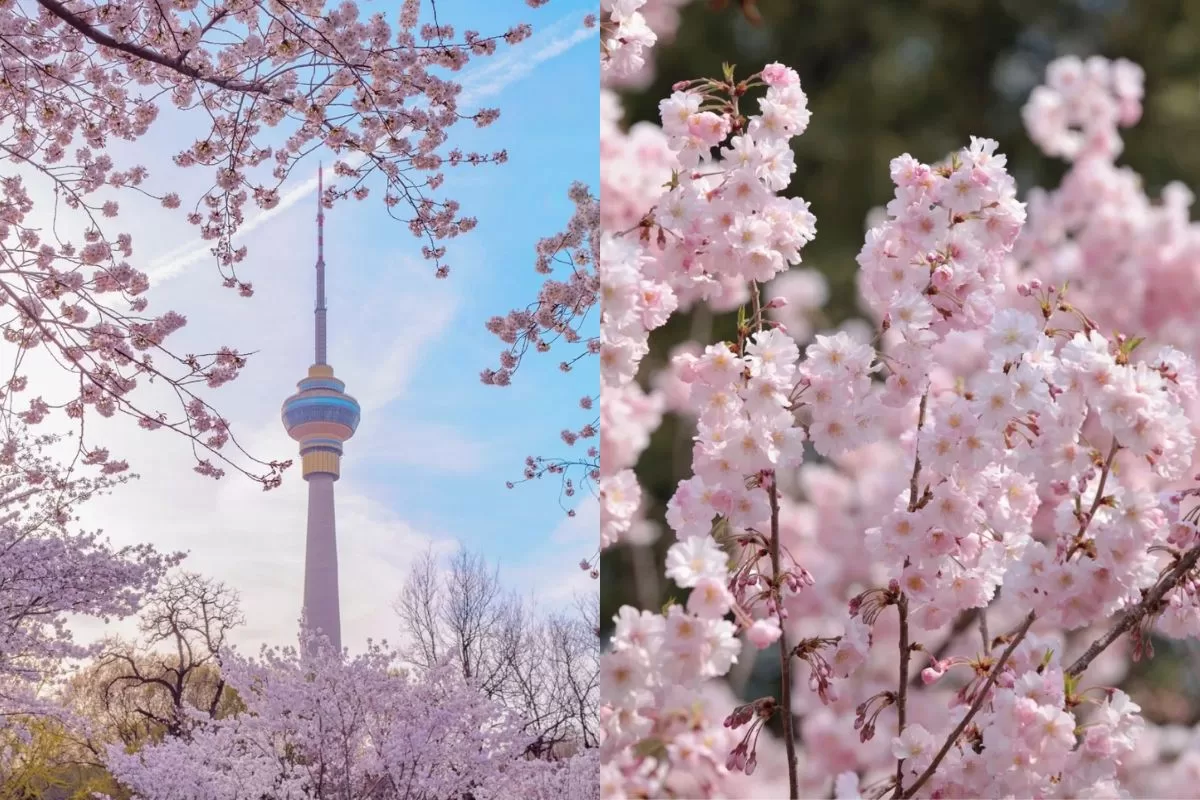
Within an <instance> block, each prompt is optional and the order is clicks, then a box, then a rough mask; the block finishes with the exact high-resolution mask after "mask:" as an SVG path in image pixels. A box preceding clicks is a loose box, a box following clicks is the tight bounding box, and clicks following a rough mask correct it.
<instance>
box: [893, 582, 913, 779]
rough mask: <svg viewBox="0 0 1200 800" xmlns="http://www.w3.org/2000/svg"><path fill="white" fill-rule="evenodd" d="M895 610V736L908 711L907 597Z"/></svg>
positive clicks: (899, 765)
mask: <svg viewBox="0 0 1200 800" xmlns="http://www.w3.org/2000/svg"><path fill="white" fill-rule="evenodd" d="M896 608H897V610H898V611H899V612H900V681H899V685H898V689H897V691H896V714H897V716H898V717H899V724H900V727H899V729H898V730H897V731H896V735H900V734H902V733H904V723H905V722H906V719H907V710H908V661H909V659H910V658H911V657H912V650H910V649H909V647H908V597H907V595H905V594H903V593H901V595H900V599H899V600H898V601H897V602H896ZM902 791H904V759H903V758H899V759H896V792H897V793H899V792H902Z"/></svg>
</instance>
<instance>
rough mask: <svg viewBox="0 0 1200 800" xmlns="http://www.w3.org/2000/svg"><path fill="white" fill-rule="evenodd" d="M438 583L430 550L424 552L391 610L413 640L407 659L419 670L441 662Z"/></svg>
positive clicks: (439, 587) (435, 560)
mask: <svg viewBox="0 0 1200 800" xmlns="http://www.w3.org/2000/svg"><path fill="white" fill-rule="evenodd" d="M441 603H442V596H441V581H440V578H439V575H438V560H437V556H435V555H434V553H433V548H430V549H428V550H426V551H425V552H424V553H423V554H422V555H421V556H420V557H419V558H418V559H417V561H416V562H415V563H414V564H413V565H412V566H411V567H410V568H409V571H408V579H407V580H406V581H405V582H404V589H403V590H402V591H401V592H400V597H398V598H397V599H396V602H395V604H394V606H393V607H394V608H395V609H396V613H397V614H399V615H400V625H401V628H402V629H403V630H404V632H405V633H406V634H408V636H409V638H410V639H411V640H412V641H411V643H410V646H409V647H408V648H407V652H406V655H407V657H408V659H409V660H410V661H411V662H412V663H413V664H416V665H417V666H418V667H420V668H422V669H432V668H433V667H434V666H435V665H437V664H438V663H439V661H440V659H441V656H442V653H443V649H442V646H441V638H442V631H441V628H440V625H439V619H440V617H441V611H440V609H441Z"/></svg>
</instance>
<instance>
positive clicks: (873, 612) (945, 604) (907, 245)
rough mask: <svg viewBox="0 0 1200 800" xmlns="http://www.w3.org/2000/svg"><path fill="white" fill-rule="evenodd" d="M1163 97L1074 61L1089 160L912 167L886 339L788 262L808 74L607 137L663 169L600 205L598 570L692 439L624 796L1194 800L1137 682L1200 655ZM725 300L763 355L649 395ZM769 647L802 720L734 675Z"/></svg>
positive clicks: (1188, 376)
mask: <svg viewBox="0 0 1200 800" xmlns="http://www.w3.org/2000/svg"><path fill="white" fill-rule="evenodd" d="M641 5H642V4H641V3H638V2H634V3H629V4H616V3H614V4H612V6H613V8H614V16H615V15H616V13H617V7H618V6H620V9H619V10H620V11H621V13H625V14H632V13H633V12H634V11H636V10H637V7H640V6H641ZM621 21H622V20H620V19H618V20H617V22H621ZM621 44H622V45H624V44H626V43H625V42H622V43H621ZM646 46H648V43H642V45H641V47H642V50H643V52H641V53H640V55H641V56H643V57H644V55H645V52H644V48H645V47H646ZM603 57H604V55H603V54H602V58H603ZM609 62H610V64H609V67H608V68H609V69H617V68H618V67H619V64H618V63H617V62H616V61H615V60H614V59H612V57H611V55H609ZM1143 79H1144V76H1143V74H1142V72H1141V70H1140V69H1138V68H1137V67H1136V66H1134V65H1132V64H1129V63H1128V62H1123V61H1109V60H1106V59H1102V58H1093V59H1089V60H1087V61H1082V60H1080V59H1073V58H1067V59H1063V60H1060V61H1058V62H1055V63H1054V64H1053V65H1051V67H1050V69H1049V71H1048V74H1047V85H1046V86H1045V87H1043V88H1041V89H1039V90H1038V91H1037V92H1035V93H1034V95H1033V96H1032V97H1031V99H1030V102H1029V104H1028V106H1027V107H1026V110H1025V121H1026V125H1027V127H1028V128H1029V131H1030V135H1031V137H1032V138H1033V139H1034V140H1035V141H1036V142H1038V143H1039V144H1040V145H1041V146H1042V147H1043V148H1044V149H1045V150H1046V151H1047V152H1048V153H1050V154H1057V155H1061V156H1062V157H1064V158H1066V159H1068V160H1069V161H1070V162H1071V166H1070V169H1069V171H1068V174H1067V176H1066V178H1065V179H1064V182H1063V185H1062V186H1061V187H1059V188H1058V189H1056V190H1053V191H1049V192H1044V191H1037V192H1032V193H1030V194H1029V202H1028V204H1026V203H1024V202H1021V201H1019V200H1018V199H1017V198H1018V187H1017V185H1016V182H1015V181H1014V180H1013V178H1012V177H1011V176H1010V175H1009V174H1008V171H1007V162H1006V159H1005V157H1004V155H1003V154H1002V153H1001V152H1000V151H999V147H998V144H997V143H996V142H994V141H991V140H988V139H984V138H977V137H972V138H971V139H970V141H969V142H967V143H965V145H966V146H964V147H963V148H962V149H960V150H958V151H956V152H954V153H951V154H949V155H948V156H947V158H946V159H944V160H943V161H940V162H937V163H932V164H926V163H922V162H920V161H918V160H917V159H914V158H912V157H911V156H909V155H907V154H903V155H899V156H898V157H896V158H895V159H893V161H892V162H891V178H892V181H893V184H894V186H895V193H894V196H893V198H892V199H891V200H890V202H888V204H887V206H886V208H885V209H881V210H880V212H879V213H878V214H876V215H875V216H874V217H873V218H872V220H871V222H870V224H869V227H870V229H869V231H868V232H867V235H866V241H865V243H864V246H863V248H862V251H861V253H860V255H859V258H858V268H859V269H858V279H859V289H860V294H861V296H862V302H863V306H864V310H865V311H866V313H867V317H868V320H869V322H870V325H871V327H872V328H873V330H870V331H869V332H868V333H867V335H866V336H859V335H856V333H855V330H854V329H844V330H840V331H830V332H827V333H817V334H816V335H815V336H812V337H811V338H810V333H811V332H812V328H811V325H810V324H809V323H811V320H805V319H804V314H803V313H800V314H797V313H796V311H797V310H796V309H795V308H789V300H790V299H791V298H792V297H799V298H800V299H801V300H802V302H801V303H798V304H797V305H800V306H801V307H802V308H801V311H804V310H808V309H811V308H812V307H814V305H819V301H818V302H817V303H815V304H814V303H813V302H812V300H813V298H814V297H818V296H819V295H820V290H819V289H818V288H816V287H815V286H814V283H813V281H812V280H810V278H811V275H804V274H803V273H801V272H799V271H796V272H789V270H791V269H793V268H795V267H798V266H799V265H800V263H801V251H802V249H803V247H804V245H805V244H806V243H807V242H808V241H810V240H811V239H812V238H813V237H814V236H816V235H817V234H816V224H815V223H816V221H815V218H814V216H813V215H812V214H811V213H810V211H809V209H808V206H807V204H806V203H805V202H804V201H803V200H801V199H799V198H794V197H793V198H786V197H784V196H782V194H781V193H782V192H783V191H784V190H785V189H787V188H788V186H789V184H790V182H791V179H792V175H793V173H794V172H795V165H794V161H793V153H792V149H791V142H790V140H791V139H793V138H794V137H796V136H799V135H800V134H801V133H803V131H804V130H805V128H806V127H807V126H808V125H809V123H810V114H809V112H808V109H807V98H806V96H805V94H804V92H803V90H802V89H801V76H800V75H798V74H797V73H796V72H795V71H794V70H791V69H789V68H788V67H786V66H785V65H782V64H769V65H766V66H765V67H763V68H762V69H761V70H760V71H758V72H755V73H753V74H751V75H750V76H748V77H739V76H738V75H737V74H736V73H735V71H734V70H733V68H732V67H727V68H726V69H725V71H724V73H723V74H722V75H721V76H718V77H715V78H711V79H700V80H685V81H681V82H679V83H677V84H676V85H675V86H674V89H673V93H672V95H671V96H670V97H667V98H664V99H663V101H662V102H661V104H660V111H661V120H662V124H661V127H660V128H653V129H652V128H649V127H643V128H642V129H640V130H639V131H630V132H629V134H628V136H626V134H624V133H623V132H621V131H620V130H619V129H617V128H616V126H615V125H614V126H613V127H611V128H609V129H608V130H607V131H606V133H605V135H607V136H608V137H610V139H611V142H612V146H611V147H608V148H604V149H602V158H607V159H611V160H613V161H616V160H618V159H620V160H622V161H623V162H624V163H620V164H617V163H613V164H609V163H607V162H605V163H602V172H604V173H608V172H609V170H610V169H611V170H615V171H617V172H616V174H618V175H621V174H634V173H636V172H639V171H644V172H645V173H646V177H645V178H644V179H641V180H626V181H621V180H613V179H609V180H608V182H606V183H605V185H606V187H609V186H611V187H612V188H613V190H614V192H613V193H614V195H615V197H614V201H615V202H614V205H613V206H612V207H611V211H610V209H609V208H608V198H609V195H608V194H606V195H605V198H604V201H603V206H604V207H602V209H601V212H602V217H603V218H604V219H605V223H604V231H603V233H602V242H601V253H600V261H599V272H600V282H601V293H602V297H603V298H604V302H603V309H602V316H601V340H602V347H601V354H600V355H601V376H602V386H603V390H602V412H603V413H602V431H601V433H602V442H603V443H604V444H603V446H602V462H601V463H602V477H601V503H602V530H601V541H602V546H604V547H609V546H614V545H616V544H619V543H623V542H632V541H637V540H638V539H639V537H641V536H642V535H643V534H642V533H640V529H641V528H642V527H643V526H645V525H646V524H647V522H648V521H647V520H646V519H644V517H643V513H642V512H643V509H642V507H641V498H640V494H641V491H640V487H639V484H638V475H637V472H636V464H637V459H638V456H639V455H640V453H641V451H642V450H643V449H644V448H645V446H646V443H647V442H648V439H649V434H650V433H651V432H652V431H653V430H654V429H655V428H656V427H657V426H658V424H659V415H661V413H663V412H664V411H670V412H673V413H676V414H678V415H680V416H682V417H685V418H687V419H689V420H690V421H692V423H693V424H694V431H695V436H694V438H693V443H692V444H693V447H692V451H691V472H692V474H691V475H690V477H687V478H685V479H684V480H682V481H680V482H679V484H678V486H676V488H675V491H674V495H673V497H672V498H671V500H670V502H669V504H668V505H667V509H666V513H665V519H664V520H663V521H664V522H665V525H666V527H667V528H669V529H670V530H671V531H672V532H673V534H674V536H675V537H676V541H675V543H674V544H672V546H671V547H670V549H669V551H668V553H667V557H666V565H665V577H666V578H669V579H670V580H671V581H673V582H674V584H675V585H676V586H678V587H679V588H680V589H681V590H682V591H683V593H684V594H683V599H682V600H680V601H676V602H672V603H670V604H668V607H667V608H666V609H665V610H663V611H661V612H659V611H657V610H639V609H635V608H632V607H628V606H627V607H624V608H622V609H621V610H620V612H619V614H618V615H617V617H616V619H615V631H614V633H613V637H612V641H611V648H610V650H609V652H607V653H606V654H605V655H604V656H602V692H601V696H602V704H603V706H602V710H601V719H602V745H601V757H602V761H603V765H602V767H601V783H602V793H603V796H606V797H629V796H636V797H683V796H686V797H742V796H788V797H793V798H795V797H803V796H828V794H829V793H830V792H833V793H834V794H835V796H837V797H871V798H879V797H893V798H909V797H968V796H969V797H1000V796H1016V797H1025V796H1039V797H1060V796H1061V797H1076V796H1099V795H1103V796H1123V795H1122V793H1123V792H1129V793H1131V794H1133V795H1134V796H1180V797H1183V796H1190V794H1192V793H1194V787H1193V786H1192V781H1193V780H1194V778H1192V777H1190V776H1192V775H1194V769H1195V764H1196V763H1197V758H1198V757H1200V756H1197V753H1196V749H1195V743H1194V741H1188V742H1183V741H1177V742H1176V743H1175V744H1168V741H1169V740H1168V737H1167V736H1165V735H1164V734H1162V733H1160V732H1156V731H1154V730H1152V729H1151V726H1149V725H1148V724H1147V723H1146V721H1145V720H1144V719H1143V718H1142V716H1141V714H1140V713H1139V712H1140V709H1139V707H1138V705H1137V703H1135V702H1133V700H1132V699H1131V698H1130V697H1129V695H1128V694H1126V693H1125V692H1124V691H1122V690H1120V689H1119V688H1115V685H1116V684H1117V683H1119V681H1120V678H1121V676H1122V675H1123V673H1124V671H1125V670H1126V668H1127V665H1128V663H1129V661H1130V660H1133V659H1138V658H1143V657H1147V656H1149V655H1151V653H1152V646H1151V643H1152V636H1154V635H1158V636H1167V637H1175V638H1183V637H1195V636H1196V635H1197V633H1198V632H1200V628H1198V625H1200V609H1198V607H1197V605H1196V596H1197V593H1196V585H1197V583H1196V582H1197V579H1198V578H1200V570H1198V569H1197V562H1198V561H1200V536H1198V534H1197V531H1198V528H1197V519H1198V515H1200V505H1198V504H1197V498H1198V497H1200V489H1197V488H1196V485H1195V482H1196V481H1198V480H1200V476H1196V475H1195V474H1194V472H1195V466H1194V464H1195V456H1196V451H1197V438H1196V435H1197V429H1198V428H1200V425H1198V421H1200V417H1197V416H1196V407H1197V406H1196V402H1197V399H1198V394H1197V375H1196V367H1195V358H1196V356H1197V355H1200V353H1198V352H1197V350H1196V347H1195V333H1194V325H1192V324H1189V322H1188V321H1185V319H1184V313H1183V309H1184V308H1186V307H1187V302H1188V301H1187V299H1186V298H1187V297H1188V296H1189V295H1188V294H1187V293H1188V292H1189V291H1190V288H1183V287H1184V286H1188V287H1191V285H1192V284H1193V283H1194V281H1193V280H1192V278H1191V276H1192V275H1193V274H1194V264H1195V260H1194V258H1191V257H1190V256H1191V255H1192V254H1193V253H1194V249H1193V247H1194V245H1193V243H1194V242H1195V241H1196V239H1195V236H1194V232H1193V226H1192V224H1191V223H1190V222H1189V221H1188V218H1187V213H1186V211H1187V208H1188V206H1189V205H1190V203H1191V197H1190V194H1189V193H1187V192H1186V191H1185V190H1183V189H1182V187H1178V186H1175V187H1170V188H1169V190H1168V191H1167V192H1166V193H1165V195H1164V198H1163V203H1162V204H1161V205H1159V204H1156V203H1153V202H1152V201H1150V200H1149V199H1148V198H1146V197H1145V196H1144V195H1143V194H1142V193H1141V187H1140V185H1139V183H1138V181H1137V180H1136V176H1134V175H1133V174H1132V173H1130V172H1129V171H1128V170H1123V169H1120V168H1117V167H1116V166H1115V165H1114V162H1115V159H1116V157H1117V155H1118V154H1119V153H1120V149H1121V147H1120V144H1121V143H1120V134H1119V128H1121V127H1123V126H1128V125H1131V124H1134V123H1135V122H1136V121H1137V119H1138V117H1139V115H1140V112H1141V97H1142V82H1143ZM610 113H611V112H610ZM615 117H616V114H612V116H610V117H609V119H613V118H615ZM812 122H813V124H819V120H817V121H812ZM635 136H638V137H641V146H637V147H635V146H633V144H632V141H631V140H633V139H634V137H635ZM647 142H649V143H650V144H651V145H652V146H647V144H646V143H647ZM664 174H665V177H664V178H663V179H662V180H657V179H656V178H652V177H650V176H662V175H664ZM656 187H661V188H656ZM801 275H804V277H800V276H801ZM789 278H790V279H791V280H789ZM1176 285H1178V286H1179V287H1180V288H1179V289H1177V290H1176V289H1173V288H1172V287H1174V286H1176ZM664 298H667V299H664ZM701 304H704V305H706V306H708V307H709V308H710V309H711V310H713V311H717V312H721V311H730V310H736V311H737V324H736V328H735V335H734V336H733V337H732V338H730V339H729V340H727V341H715V342H713V341H707V340H705V339H702V340H701V341H698V342H696V343H695V346H694V347H690V348H686V349H681V350H680V351H677V352H676V353H675V354H673V357H672V358H671V360H670V363H669V364H668V365H667V367H666V368H665V369H664V370H663V371H662V372H661V373H660V374H658V375H656V376H653V377H652V378H650V379H649V380H645V383H648V384H650V387H651V389H650V391H649V392H647V391H646V389H645V388H643V384H642V383H639V381H638V377H639V376H638V372H639V366H640V364H639V362H640V360H641V358H642V356H644V355H645V353H646V352H647V351H648V347H647V342H648V339H649V336H651V332H652V330H653V329H654V328H656V327H659V326H661V325H662V324H663V322H664V321H665V319H666V318H667V317H669V316H670V315H671V314H672V313H674V312H675V311H676V310H687V309H690V308H694V307H697V306H699V305H701ZM792 317H795V318H798V319H799V320H800V322H801V324H799V325H796V326H793V325H792V324H791V323H790V322H789V323H785V322H783V320H785V319H789V318H792ZM647 377H649V376H647ZM610 408H611V409H612V413H611V415H610V413H609V409H610ZM630 409H633V410H637V411H640V413H633V412H632V411H630ZM610 442H611V443H612V447H611V450H610V449H609V448H608V444H609V443H610ZM609 452H612V453H614V454H615V456H616V457H615V458H613V459H611V460H610V459H609V458H608V454H609ZM651 522H652V521H651ZM758 651H762V652H763V654H765V655H770V656H771V657H773V658H776V659H777V660H778V664H779V666H778V671H779V674H780V675H781V681H780V685H779V687H778V692H776V693H775V694H774V695H773V696H766V697H760V698H747V699H744V700H734V699H733V698H732V697H730V696H729V695H728V692H727V690H722V689H721V688H720V687H719V686H716V687H714V686H713V685H712V680H713V679H714V678H720V677H723V676H726V675H728V674H730V673H731V671H733V670H735V669H740V668H741V663H744V662H745V661H746V660H747V659H749V660H751V661H753V659H754V657H755V655H756V653H757V652H758ZM772 731H773V732H772Z"/></svg>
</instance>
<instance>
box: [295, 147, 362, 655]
mask: <svg viewBox="0 0 1200 800" xmlns="http://www.w3.org/2000/svg"><path fill="white" fill-rule="evenodd" d="M317 176H318V177H317V187H318V188H317V304H316V309H315V317H316V359H315V363H314V364H313V365H312V366H311V367H309V368H308V377H306V378H305V379H304V380H302V381H300V382H299V383H298V384H296V386H297V388H298V391H297V392H296V394H294V395H292V396H291V397H289V398H288V399H287V400H285V401H284V403H283V425H284V427H285V428H287V432H288V435H289V436H291V437H292V438H293V439H295V440H296V441H297V442H299V443H300V459H301V465H302V466H301V471H302V474H303V476H304V480H306V481H308V537H307V541H306V545H305V552H304V619H305V621H306V623H307V625H308V627H309V629H310V630H319V631H320V633H321V634H323V635H324V636H326V637H328V639H329V643H330V645H331V646H332V647H333V648H334V649H335V650H337V651H341V649H342V622H341V610H340V607H339V601H338V563H337V532H336V526H335V525H334V514H333V483H334V481H336V480H337V479H338V476H339V475H340V470H341V461H342V442H344V441H346V440H347V439H349V438H350V437H351V436H353V435H354V431H355V429H356V428H357V427H358V421H359V418H360V415H361V409H360V408H359V405H358V401H357V400H355V399H354V398H353V397H351V396H350V395H348V394H346V392H345V389H346V384H344V383H342V382H341V381H340V380H338V379H337V378H335V377H334V376H333V367H331V366H329V364H327V363H326V362H325V210H324V195H325V181H324V170H322V171H320V172H318V173H317Z"/></svg>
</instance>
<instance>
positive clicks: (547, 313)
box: [480, 183, 600, 516]
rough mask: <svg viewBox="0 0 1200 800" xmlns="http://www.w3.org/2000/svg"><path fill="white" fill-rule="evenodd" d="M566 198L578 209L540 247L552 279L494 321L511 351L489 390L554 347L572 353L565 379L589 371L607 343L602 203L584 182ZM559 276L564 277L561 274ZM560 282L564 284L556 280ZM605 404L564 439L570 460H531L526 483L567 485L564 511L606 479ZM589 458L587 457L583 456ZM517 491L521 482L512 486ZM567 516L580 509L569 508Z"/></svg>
mask: <svg viewBox="0 0 1200 800" xmlns="http://www.w3.org/2000/svg"><path fill="white" fill-rule="evenodd" d="M567 196H568V197H569V198H570V199H571V202H572V203H573V204H574V206H575V211H574V213H573V214H572V216H571V219H570V221H569V222H568V223H567V227H566V229H565V230H563V231H562V232H561V233H557V234H555V235H553V236H548V237H546V238H544V239H542V240H540V241H539V242H538V243H537V246H536V254H537V255H536V258H535V260H534V269H535V270H536V271H537V272H538V274H540V275H545V276H547V277H546V280H545V282H544V283H543V284H542V287H541V289H540V290H539V291H538V296H537V298H536V299H535V300H534V301H533V302H531V303H530V304H529V305H528V306H527V307H526V308H523V309H515V310H513V311H510V312H509V313H508V314H507V315H506V316H503V317H500V316H496V317H492V318H491V319H490V320H488V322H487V329H488V331H490V332H491V333H493V334H495V336H496V337H497V338H499V339H500V341H501V342H503V343H504V344H505V349H504V350H502V351H501V353H500V360H499V365H498V368H496V369H492V368H488V369H485V370H484V371H483V372H482V374H481V375H480V379H481V380H482V381H483V383H484V384H486V385H488V386H508V385H510V384H511V383H512V380H513V375H514V373H516V371H517V370H518V369H519V368H520V366H521V363H522V362H523V361H524V359H525V358H526V356H527V355H529V353H530V351H531V350H532V351H534V352H536V353H548V352H550V351H551V349H552V348H553V347H554V346H555V345H559V347H558V350H559V351H562V350H565V351H566V352H565V353H564V354H563V356H562V359H563V360H562V361H560V362H559V369H561V370H562V371H563V372H564V373H568V374H571V373H573V372H577V371H578V372H582V373H584V374H586V372H587V370H586V369H583V370H579V369H578V366H579V364H580V363H581V362H582V363H583V365H584V366H586V365H587V364H588V363H589V358H588V357H589V356H594V355H596V354H597V353H598V352H599V351H600V340H599V339H598V338H597V337H596V336H595V335H594V334H593V333H592V332H591V328H590V327H589V326H591V325H592V324H594V321H595V308H596V305H597V303H598V301H599V299H600V296H599V286H600V284H599V277H598V275H597V273H596V263H597V260H598V257H599V253H600V238H599V230H600V203H599V202H598V201H597V200H596V198H595V197H594V196H593V195H592V194H591V192H590V190H589V189H588V187H587V186H585V185H584V184H582V183H576V184H573V185H572V186H571V188H570V190H569V191H568V192H567ZM556 270H558V272H557V273H556ZM556 275H558V276H559V277H555V276H556ZM598 402H599V397H598V395H596V394H593V393H590V392H589V393H588V394H586V395H584V396H583V397H581V398H580V400H579V407H580V409H581V410H582V411H583V412H584V413H585V414H586V416H587V419H588V421H587V422H585V423H584V424H583V425H582V426H580V427H579V428H578V429H574V430H572V429H566V430H563V431H562V433H561V434H560V436H561V438H562V441H563V443H564V444H565V445H566V446H567V447H568V448H570V449H572V454H571V455H567V456H532V455H531V456H528V457H527V458H526V459H525V468H524V472H523V475H522V481H529V480H535V479H538V478H542V477H543V476H546V475H553V476H557V477H558V479H559V480H561V482H562V494H561V497H560V504H562V505H563V506H564V508H566V507H567V505H568V504H569V505H572V506H573V505H574V498H576V496H577V495H578V493H579V490H580V488H581V487H582V488H584V489H590V488H591V487H593V486H594V484H595V482H596V481H597V480H598V479H599V477H600V449H599V448H598V447H597V446H596V445H595V444H592V442H593V441H594V440H595V439H596V437H597V436H598V434H599V424H600V419H599V416H598V414H597V413H596V411H597V410H596V406H597V404H598ZM579 451H582V452H579ZM508 485H509V488H512V487H513V485H514V482H512V481H510V482H509V484H508ZM567 514H568V516H574V514H575V509H574V508H573V507H572V508H567Z"/></svg>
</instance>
